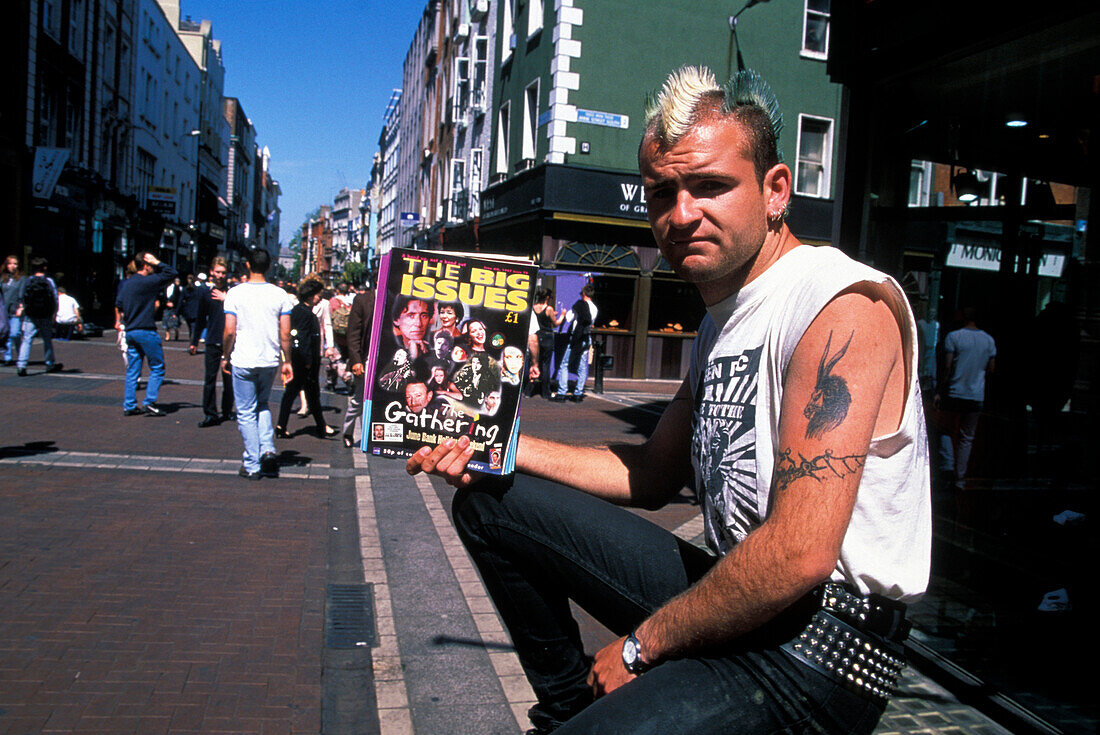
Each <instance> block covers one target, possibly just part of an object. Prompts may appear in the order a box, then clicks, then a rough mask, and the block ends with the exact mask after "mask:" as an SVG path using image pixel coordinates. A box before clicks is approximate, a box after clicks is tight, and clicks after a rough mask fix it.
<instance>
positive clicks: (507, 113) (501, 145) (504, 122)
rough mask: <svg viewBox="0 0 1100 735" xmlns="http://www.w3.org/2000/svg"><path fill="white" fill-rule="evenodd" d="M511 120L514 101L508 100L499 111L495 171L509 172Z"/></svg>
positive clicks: (499, 172) (500, 172)
mask: <svg viewBox="0 0 1100 735" xmlns="http://www.w3.org/2000/svg"><path fill="white" fill-rule="evenodd" d="M511 122H512V101H511V100H508V101H507V102H504V103H502V104H501V106H500V109H499V110H498V111H497V136H496V137H497V139H496V145H495V146H494V147H495V148H496V166H495V167H494V168H493V171H494V173H498V174H507V173H508V170H509V168H508V147H509V146H508V136H509V135H510V134H511V128H512V125H511Z"/></svg>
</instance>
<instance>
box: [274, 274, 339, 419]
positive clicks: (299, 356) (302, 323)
mask: <svg viewBox="0 0 1100 735" xmlns="http://www.w3.org/2000/svg"><path fill="white" fill-rule="evenodd" d="M323 288H324V285H323V284H322V283H321V281H320V279H317V278H306V279H304V280H303V281H302V282H301V283H300V284H299V285H298V303H297V304H295V305H294V308H293V309H291V310H290V365H291V367H292V368H293V371H294V377H293V379H291V380H290V382H288V383H287V384H286V385H285V386H284V390H283V400H282V401H281V402H280V404H279V422H278V423H277V424H275V436H278V437H282V438H284V439H289V438H290V433H289V432H288V431H287V429H286V426H287V419H288V418H290V407H291V406H292V405H294V398H295V394H297V393H298V391H299V390H302V391H305V397H306V405H308V406H309V412H310V414H312V416H313V423H314V424H316V426H317V433H318V434H319V435H320V436H321V437H323V438H325V439H328V438H331V437H334V436H336V435H337V434H339V433H340V432H339V431H337V430H336V429H335V428H333V427H331V426H329V425H328V424H326V423H325V418H324V416H323V415H322V414H321V386H320V384H319V380H320V373H321V342H322V337H321V322H320V320H319V319H318V318H317V315H316V314H315V313H314V307H316V306H317V304H318V302H320V301H321V291H322V290H323Z"/></svg>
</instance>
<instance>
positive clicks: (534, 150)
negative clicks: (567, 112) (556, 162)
mask: <svg viewBox="0 0 1100 735" xmlns="http://www.w3.org/2000/svg"><path fill="white" fill-rule="evenodd" d="M541 81H542V80H541V79H540V78H538V77H536V78H535V81H533V82H531V83H530V84H528V85H527V86H526V87H524V88H523V144H522V146H521V149H520V152H521V154H522V155H521V156H520V158H521V159H523V160H528V159H529V160H531V161H534V160H536V159H537V158H538V152H539V139H538V136H539V91H540V88H541V84H540V82H541ZM532 102H533V104H532Z"/></svg>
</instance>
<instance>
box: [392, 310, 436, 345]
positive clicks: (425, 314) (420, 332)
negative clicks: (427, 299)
mask: <svg viewBox="0 0 1100 735" xmlns="http://www.w3.org/2000/svg"><path fill="white" fill-rule="evenodd" d="M431 318H432V315H431V312H430V311H429V310H428V305H427V304H425V303H424V302H423V301H410V302H409V303H408V304H406V305H405V308H404V310H403V311H402V312H401V315H400V316H398V317H397V319H395V320H394V322H393V328H394V329H396V330H397V331H398V332H400V333H401V336H402V337H404V338H405V341H406V342H419V341H420V340H422V339H424V332H426V331H427V330H428V323H429V322H430V321H431Z"/></svg>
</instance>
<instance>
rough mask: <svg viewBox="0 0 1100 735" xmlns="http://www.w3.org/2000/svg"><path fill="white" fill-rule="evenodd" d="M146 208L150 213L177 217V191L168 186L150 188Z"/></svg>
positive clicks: (146, 198)
mask: <svg viewBox="0 0 1100 735" xmlns="http://www.w3.org/2000/svg"><path fill="white" fill-rule="evenodd" d="M145 206H146V207H147V208H148V209H149V211H150V212H156V213H157V214H159V215H161V216H163V217H175V216H176V190H175V189H173V188H171V187H167V186H150V187H149V193H148V194H147V195H146V197H145Z"/></svg>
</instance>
